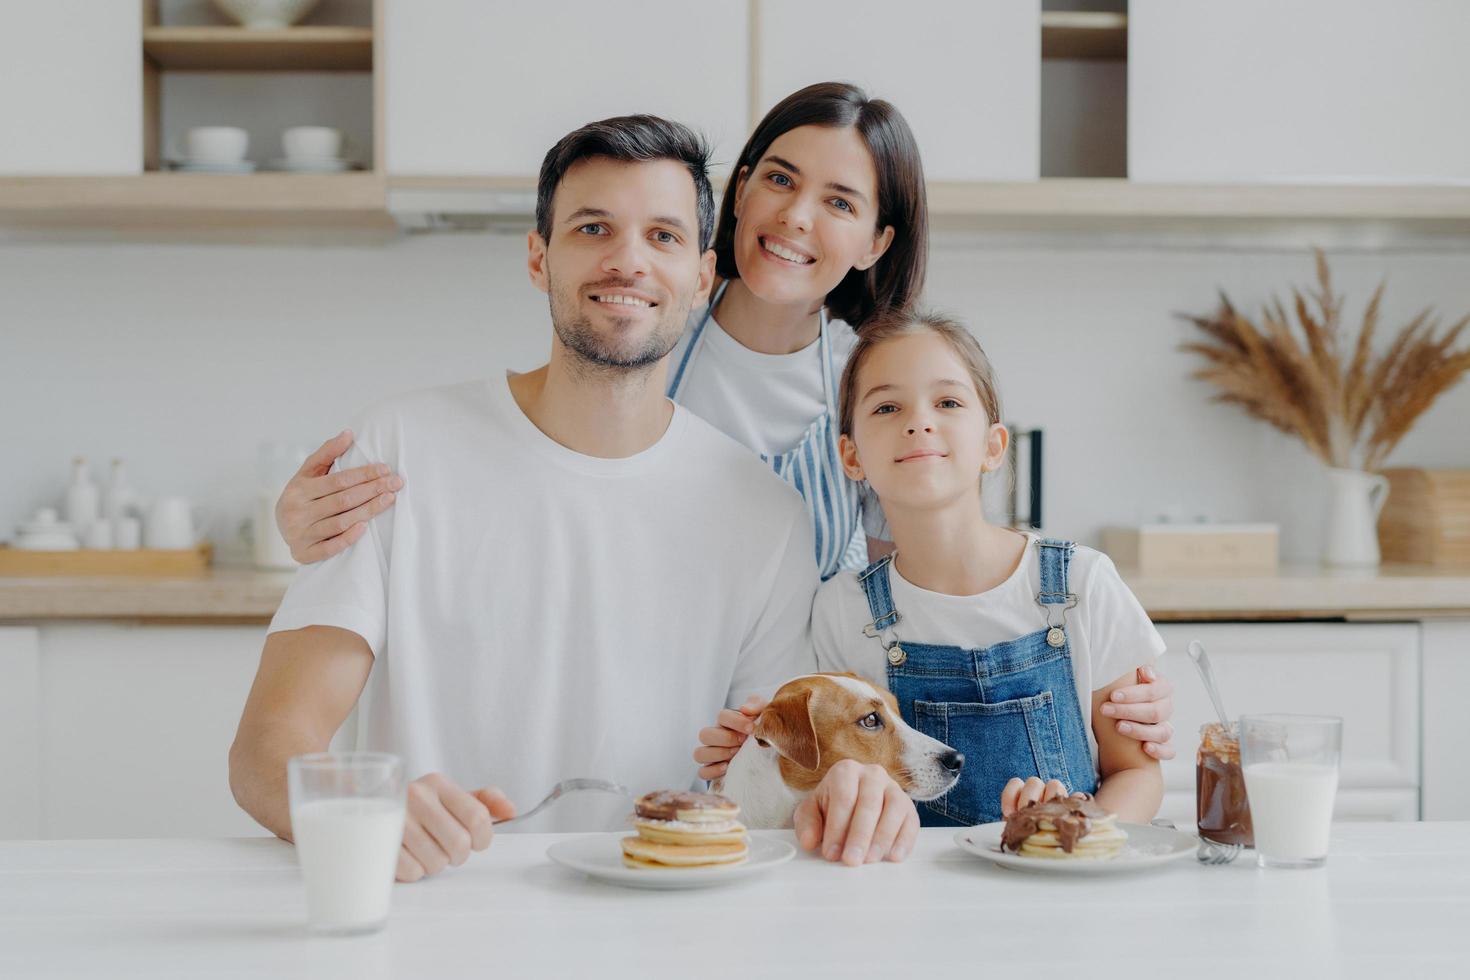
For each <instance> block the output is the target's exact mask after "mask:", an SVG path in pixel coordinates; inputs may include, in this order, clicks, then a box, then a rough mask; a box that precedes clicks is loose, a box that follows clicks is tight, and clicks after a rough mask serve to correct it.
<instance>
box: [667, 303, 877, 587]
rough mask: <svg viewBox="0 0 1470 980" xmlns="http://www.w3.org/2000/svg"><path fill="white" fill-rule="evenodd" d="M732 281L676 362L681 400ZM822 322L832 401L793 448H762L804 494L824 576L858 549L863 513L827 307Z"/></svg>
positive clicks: (672, 383) (826, 391) (826, 386)
mask: <svg viewBox="0 0 1470 980" xmlns="http://www.w3.org/2000/svg"><path fill="white" fill-rule="evenodd" d="M728 285H729V283H728V282H723V283H721V284H720V288H719V289H718V290H716V291H715V295H714V297H713V298H711V300H710V304H709V308H708V309H706V310H705V311H704V316H702V317H701V318H700V320H699V324H698V325H697V326H696V327H695V328H694V333H693V335H692V336H691V337H690V338H689V345H688V346H687V347H685V348H684V356H683V358H681V359H680V361H679V363H678V365H677V366H676V367H675V369H674V374H673V377H672V378H670V379H669V397H670V398H672V399H673V400H674V401H678V400H679V391H680V389H681V388H682V387H683V384H684V378H685V376H686V375H687V374H688V371H689V365H690V364H691V363H692V362H693V360H694V355H695V353H696V352H697V351H698V350H699V349H700V344H701V343H702V342H703V340H704V332H705V328H706V327H708V326H709V321H710V316H711V315H712V314H713V312H714V308H715V306H716V305H717V304H718V303H719V302H720V297H721V296H723V295H724V294H725V287H726V286H728ZM820 322H821V334H820V339H819V341H818V342H819V343H820V345H821V358H822V393H823V395H824V396H825V398H826V402H827V408H826V411H824V412H823V413H822V414H821V415H819V416H818V417H817V418H816V420H815V421H813V422H812V424H811V425H810V426H809V427H808V428H807V430H806V433H805V434H803V435H802V437H801V441H800V442H798V443H797V444H796V447H795V448H794V449H792V450H790V451H789V452H785V453H780V454H778V455H775V456H771V455H767V454H766V453H761V454H760V457H761V460H762V461H763V462H765V463H766V465H768V466H770V467H771V469H772V470H773V471H774V472H775V474H776V475H777V476H779V477H780V478H781V479H782V480H784V481H786V482H787V483H788V484H790V485H791V486H792V487H793V488H795V490H796V492H797V493H799V494H801V499H802V501H803V502H804V503H805V505H806V512H807V516H808V517H809V518H810V519H811V522H812V529H813V530H814V531H815V532H816V540H817V568H818V569H819V570H820V571H821V573H822V579H823V580H824V581H825V580H826V579H829V578H831V577H832V576H833V575H836V574H837V573H838V572H839V571H841V570H842V568H843V567H844V564H843V557H844V555H846V554H847V552H848V546H849V545H850V544H851V545H853V546H854V549H853V551H854V554H855V555H856V554H857V551H858V549H857V548H856V544H857V541H856V540H855V537H856V535H857V533H858V525H859V523H860V522H861V519H862V515H861V511H860V509H859V508H860V502H859V497H858V486H857V484H856V483H854V482H852V481H851V480H849V479H848V478H847V474H846V473H844V472H843V471H842V462H841V459H840V458H839V457H838V455H837V424H838V415H837V369H836V365H834V364H833V363H832V343H831V338H830V337H829V336H828V328H827V311H826V309H823V310H822V311H821V314H820ZM866 559H867V554H866V552H865V551H864V552H862V555H861V558H859V559H858V566H857V567H861V566H862V564H864V563H866ZM850 564H851V562H850V561H849V565H850Z"/></svg>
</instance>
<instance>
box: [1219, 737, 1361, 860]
mask: <svg viewBox="0 0 1470 980" xmlns="http://www.w3.org/2000/svg"><path fill="white" fill-rule="evenodd" d="M1341 760H1342V719H1341V718H1334V717H1330V716H1326V715H1245V716H1243V717H1242V718H1241V719H1240V761H1241V765H1242V767H1243V770H1244V772H1245V793H1246V797H1247V798H1248V799H1249V800H1250V808H1251V820H1252V821H1253V823H1254V825H1255V837H1256V863H1257V864H1259V865H1260V866H1261V867H1263V868H1318V867H1321V866H1322V865H1323V864H1324V863H1326V861H1327V840H1328V838H1329V837H1330V836H1331V833H1332V802H1333V799H1334V798H1335V797H1336V796H1337V770H1338V766H1339V764H1340V762H1341Z"/></svg>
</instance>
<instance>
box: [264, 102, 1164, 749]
mask: <svg viewBox="0 0 1470 980" xmlns="http://www.w3.org/2000/svg"><path fill="white" fill-rule="evenodd" d="M928 234H929V218H928V208H927V204H926V193H925V187H924V173H923V165H922V163H921V161H920V158H919V151H918V146H917V144H916V143H915V141H914V137H913V133H912V131H911V130H910V129H909V126H908V123H907V122H905V121H904V118H903V116H902V115H900V114H899V112H898V110H897V109H895V108H894V107H893V106H892V105H891V104H889V103H888V102H884V101H882V100H879V99H869V98H868V97H867V95H866V94H865V93H864V92H863V91H862V90H861V89H859V88H857V87H856V86H854V85H849V84H846V83H842V82H821V83H818V84H815V85H810V86H807V87H806V88H803V89H801V90H799V91H797V92H795V93H793V94H791V95H789V96H787V97H786V98H785V99H783V100H782V101H781V102H779V103H777V104H776V106H774V107H773V108H772V109H771V110H770V112H768V113H767V114H766V116H765V118H764V119H762V120H761V122H760V124H759V125H758V126H757V127H756V129H755V132H754V133H752V134H751V136H750V139H749V140H748V141H747V142H746V144H745V147H744V148H743V149H742V150H741V152H740V156H739V157H738V159H737V162H736V167H735V172H734V175H733V179H732V180H731V181H730V183H729V184H728V185H727V186H726V188H725V194H724V199H723V201H722V202H721V206H720V214H719V219H718V223H717V226H716V230H715V240H714V246H713V247H714V251H715V256H716V272H717V274H718V276H719V282H718V283H717V285H716V287H715V290H714V293H713V294H712V297H711V301H710V304H709V306H708V308H706V309H704V310H701V311H698V312H696V313H694V314H693V315H692V316H691V322H690V329H689V331H688V332H687V333H686V334H685V336H684V338H683V339H682V340H681V341H680V343H679V345H678V346H677V347H675V348H674V350H673V352H672V353H671V355H670V357H669V371H668V385H669V397H670V398H672V399H674V400H675V401H677V402H679V403H681V404H683V405H685V406H686V407H688V408H689V409H690V410H691V411H693V412H694V413H695V414H697V415H700V416H702V417H703V418H704V419H705V420H706V421H708V422H710V423H711V424H713V425H714V426H716V427H717V428H719V429H721V430H722V431H724V432H725V433H726V434H728V435H729V436H731V437H732V438H734V439H736V440H737V441H739V442H740V443H742V444H743V445H745V446H747V447H748V448H750V449H751V450H753V451H755V452H756V453H758V454H759V455H760V457H761V458H762V460H764V461H765V462H766V463H767V464H768V465H770V467H771V468H772V470H773V472H775V473H776V475H777V476H779V477H780V478H781V479H782V480H785V481H786V482H787V483H789V484H790V485H791V486H792V487H793V488H794V489H796V491H797V492H798V493H799V494H800V495H801V497H802V499H803V501H804V502H805V504H806V509H807V513H808V515H809V517H810V518H811V521H812V526H813V530H814V532H815V534H814V536H815V539H816V547H817V565H818V568H819V569H820V571H821V574H822V578H823V579H827V578H830V577H832V576H833V575H835V574H836V573H837V572H838V571H839V570H841V569H842V568H861V567H862V566H863V565H865V564H866V563H867V561H868V560H869V559H870V558H876V557H880V556H881V555H883V554H886V553H887V552H888V551H889V550H891V545H889V544H888V542H887V541H886V529H885V526H884V522H883V519H882V512H881V510H880V509H879V508H878V507H877V505H876V501H875V500H874V499H873V498H872V497H871V496H870V495H869V494H867V493H865V491H864V490H863V488H862V486H861V485H860V484H858V483H854V482H853V481H851V480H849V479H847V477H846V476H845V475H844V473H843V471H842V466H841V463H840V459H839V456H838V452H837V440H838V431H837V428H838V417H837V381H838V379H839V378H840V376H841V373H842V368H843V366H844V365H845V363H846V361H847V356H848V353H849V352H850V351H851V350H852V347H853V345H854V344H856V342H857V336H858V333H859V332H861V330H862V328H863V326H864V325H865V324H866V323H868V322H869V321H870V320H872V319H873V318H874V317H876V316H878V315H880V314H882V313H884V312H885V311H887V310H891V309H893V310H901V309H906V308H908V307H909V306H911V305H912V304H913V303H914V302H915V300H917V298H918V296H919V293H920V292H921V291H922V289H923V285H924V275H925V268H926V263H927V256H928ZM351 443H352V439H351V434H350V433H348V432H343V433H342V434H340V435H339V436H337V437H336V438H335V439H333V440H330V441H329V442H328V443H326V444H325V445H323V446H322V447H321V448H320V449H319V450H317V452H316V453H314V454H313V455H312V457H311V458H310V459H308V460H307V462H306V464H305V465H303V467H302V470H301V471H300V472H299V473H298V474H297V475H296V477H294V478H293V479H292V480H291V482H290V483H289V484H288V485H287V487H286V489H285V491H284V492H283V493H282V495H281V498H280V500H279V501H278V502H277V504H276V520H277V524H278V525H279V526H280V529H281V533H282V535H283V536H284V537H285V539H286V541H287V542H288V543H289V544H290V546H291V553H292V555H293V556H295V557H296V559H297V560H298V561H303V562H311V561H320V560H322V559H323V558H327V557H330V556H331V555H334V554H336V553H338V552H339V551H342V550H343V549H345V548H347V547H348V546H350V545H351V544H352V543H353V542H355V541H356V540H357V539H358V538H359V537H361V535H362V534H363V532H364V531H365V529H366V526H367V525H366V522H367V521H368V520H370V519H371V518H372V517H374V516H375V515H376V514H378V513H381V512H382V511H383V510H384V509H386V508H387V507H388V506H391V504H392V500H393V496H392V495H393V492H394V491H396V490H397V489H398V488H399V487H401V486H402V482H401V480H400V479H399V477H398V476H397V475H395V474H391V473H388V472H387V470H386V468H383V467H359V468H357V469H355V470H349V471H345V472H342V473H337V474H330V475H328V471H329V470H330V468H331V465H332V462H333V461H334V460H335V459H336V457H337V456H339V455H341V454H342V453H343V452H345V451H346V450H347V448H348V447H349V446H350V445H351ZM865 531H866V547H865V546H864V541H865V533H864V532H865ZM1170 690H1171V688H1170V686H1169V685H1168V682H1167V681H1160V682H1158V683H1154V684H1140V685H1139V686H1138V687H1136V688H1133V689H1130V690H1129V691H1128V692H1127V695H1128V698H1129V700H1130V701H1146V702H1157V703H1156V704H1143V705H1139V706H1137V707H1133V708H1132V709H1131V712H1129V713H1126V714H1125V715H1124V716H1123V717H1124V718H1127V719H1128V720H1131V721H1133V722H1135V724H1134V725H1133V733H1134V737H1135V738H1138V739H1139V740H1140V741H1145V742H1147V743H1149V744H1150V745H1151V746H1152V750H1151V751H1152V754H1154V755H1155V757H1156V758H1168V757H1169V755H1172V752H1170V751H1169V750H1168V747H1167V745H1166V744H1163V743H1166V742H1167V740H1168V734H1167V731H1168V728H1167V723H1166V722H1165V719H1167V717H1168V714H1169V712H1170V711H1171V710H1172V704H1171V702H1170V701H1169V692H1170ZM1156 715H1157V716H1158V717H1155V716H1156ZM1161 722H1163V723H1161ZM1140 723H1141V724H1140ZM1161 753H1167V754H1161Z"/></svg>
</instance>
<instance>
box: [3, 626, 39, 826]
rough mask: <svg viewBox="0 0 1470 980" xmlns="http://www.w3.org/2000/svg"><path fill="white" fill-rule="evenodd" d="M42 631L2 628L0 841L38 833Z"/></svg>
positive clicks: (28, 628)
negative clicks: (38, 700) (39, 689)
mask: <svg viewBox="0 0 1470 980" xmlns="http://www.w3.org/2000/svg"><path fill="white" fill-rule="evenodd" d="M40 652H41V632H40V630H38V629H35V628H33V627H28V626H0V840H3V839H5V838H24V839H30V838H34V837H39V836H40V826H41V739H40V735H41V732H40V725H39V718H40V710H39V705H38V704H37V698H36V691H37V690H38V688H39V671H40Z"/></svg>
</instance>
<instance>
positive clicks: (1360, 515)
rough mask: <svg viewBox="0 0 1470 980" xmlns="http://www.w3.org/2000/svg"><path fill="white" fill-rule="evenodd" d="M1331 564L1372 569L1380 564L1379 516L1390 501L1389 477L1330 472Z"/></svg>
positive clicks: (1326, 554)
mask: <svg viewBox="0 0 1470 980" xmlns="http://www.w3.org/2000/svg"><path fill="white" fill-rule="evenodd" d="M1327 480H1328V499H1327V538H1326V543H1325V547H1324V548H1323V552H1322V560H1323V561H1324V562H1325V563H1326V564H1328V565H1347V566H1358V567H1365V566H1366V567H1372V566H1375V565H1377V564H1378V562H1379V557H1380V556H1379V552H1378V515H1379V513H1381V512H1382V510H1383V504H1384V501H1386V500H1388V478H1387V477H1385V476H1379V475H1378V474H1377V473H1365V472H1363V471H1362V470H1342V469H1329V470H1328V471H1327Z"/></svg>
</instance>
